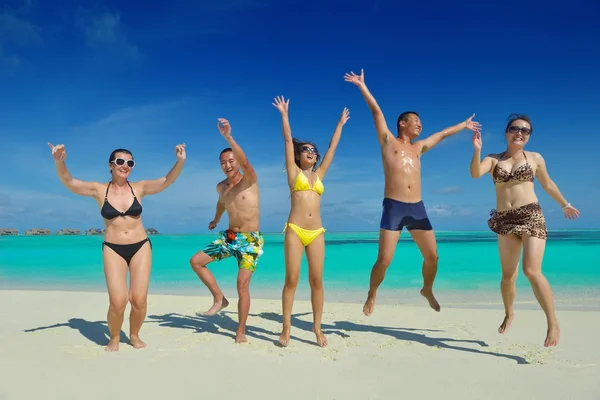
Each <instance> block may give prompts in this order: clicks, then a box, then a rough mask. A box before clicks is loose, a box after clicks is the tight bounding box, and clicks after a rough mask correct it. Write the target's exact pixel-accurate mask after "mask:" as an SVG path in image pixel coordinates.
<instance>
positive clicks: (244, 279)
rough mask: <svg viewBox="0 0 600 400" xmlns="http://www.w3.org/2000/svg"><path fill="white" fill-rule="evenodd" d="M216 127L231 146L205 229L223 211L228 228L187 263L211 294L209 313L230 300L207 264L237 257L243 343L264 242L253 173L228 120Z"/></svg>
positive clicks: (225, 153)
mask: <svg viewBox="0 0 600 400" xmlns="http://www.w3.org/2000/svg"><path fill="white" fill-rule="evenodd" d="M217 128H218V129H219V132H221V135H223V137H224V138H225V140H227V142H228V143H229V146H230V147H228V148H226V149H224V150H223V151H221V154H219V160H220V162H221V169H222V170H223V172H224V173H225V176H226V178H225V179H224V180H223V181H221V182H219V183H218V184H217V193H218V194H219V199H218V201H217V209H216V212H215V218H214V219H213V220H212V221H211V222H210V223H209V224H208V229H210V230H213V229H214V228H215V227H216V226H217V224H218V223H219V221H220V220H221V217H222V216H223V213H224V212H225V211H227V216H228V217H229V228H228V229H227V230H225V231H222V232H220V235H221V237H220V238H218V239H216V240H215V241H213V242H212V243H210V244H209V245H208V246H206V247H205V248H204V249H203V250H201V251H199V252H198V253H196V254H194V256H193V257H192V258H191V260H190V265H191V266H192V269H193V270H194V272H196V274H197V275H198V277H199V278H200V280H201V281H202V282H203V283H204V284H205V285H206V287H207V288H208V290H210V292H211V293H212V295H213V298H214V304H213V305H212V307H211V308H210V309H209V310H208V311H206V312H205V313H203V315H207V316H210V315H215V314H216V313H218V312H219V311H221V310H222V309H224V308H225V307H227V306H228V305H229V301H227V299H226V298H225V296H224V295H223V292H222V291H221V289H220V288H219V286H218V285H217V281H216V280H215V277H214V276H213V274H212V273H211V272H210V270H209V269H208V268H207V267H206V266H207V265H208V264H209V263H211V262H213V261H215V260H223V259H225V258H228V257H235V258H236V260H237V262H238V267H239V269H238V279H237V290H238V296H239V300H238V323H239V325H238V329H237V332H236V339H235V342H236V343H245V342H247V340H246V320H247V319H248V313H249V312H250V290H249V288H250V278H251V277H252V273H253V272H254V271H255V270H256V265H257V263H258V259H259V258H260V256H261V255H262V253H263V250H262V248H263V244H264V239H263V236H262V234H261V232H260V226H259V204H260V192H259V189H258V183H257V177H256V172H255V171H254V168H252V165H251V164H250V162H249V161H248V158H247V157H246V154H244V151H243V150H242V148H241V147H240V146H239V145H238V144H237V143H236V142H235V140H234V139H233V137H232V136H231V126H230V125H229V122H228V121H227V120H226V119H223V118H219V122H218V124H217ZM240 170H241V172H243V174H242V173H240Z"/></svg>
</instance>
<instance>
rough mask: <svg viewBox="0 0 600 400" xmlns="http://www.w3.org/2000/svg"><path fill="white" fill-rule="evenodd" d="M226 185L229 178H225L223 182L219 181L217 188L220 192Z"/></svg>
mask: <svg viewBox="0 0 600 400" xmlns="http://www.w3.org/2000/svg"><path fill="white" fill-rule="evenodd" d="M225 186H227V179H223V180H222V181H221V182H219V183H217V186H216V187H215V189H216V191H217V192H220V191H221V190H222V189H223V187H225Z"/></svg>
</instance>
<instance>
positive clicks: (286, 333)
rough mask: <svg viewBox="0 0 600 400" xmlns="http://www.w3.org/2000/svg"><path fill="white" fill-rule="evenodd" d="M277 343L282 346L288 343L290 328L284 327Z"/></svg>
mask: <svg viewBox="0 0 600 400" xmlns="http://www.w3.org/2000/svg"><path fill="white" fill-rule="evenodd" d="M279 344H280V345H281V346H282V347H287V346H288V344H290V328H284V329H283V330H282V331H281V336H279Z"/></svg>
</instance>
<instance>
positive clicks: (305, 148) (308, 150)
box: [301, 146, 317, 154]
mask: <svg viewBox="0 0 600 400" xmlns="http://www.w3.org/2000/svg"><path fill="white" fill-rule="evenodd" d="M301 150H302V152H303V153H313V154H317V150H316V149H315V148H314V147H310V146H302V148H301Z"/></svg>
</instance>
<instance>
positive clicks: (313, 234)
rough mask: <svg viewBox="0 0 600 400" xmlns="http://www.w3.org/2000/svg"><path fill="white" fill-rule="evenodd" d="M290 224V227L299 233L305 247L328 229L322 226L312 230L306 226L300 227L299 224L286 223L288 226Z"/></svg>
mask: <svg viewBox="0 0 600 400" xmlns="http://www.w3.org/2000/svg"><path fill="white" fill-rule="evenodd" d="M288 226H289V227H290V228H292V230H293V231H294V232H296V235H298V238H299V239H300V241H301V242H302V244H303V245H304V247H306V246H308V245H309V244H311V243H312V241H313V240H315V239H316V238H317V237H318V236H319V235H320V234H321V233H322V232H325V231H326V229H325V228H323V227H320V228H319V229H312V230H311V229H304V228H300V227H299V226H298V225H296V224H292V223H290V222H288V223H287V224H286V227H288ZM283 231H284V232H285V228H283Z"/></svg>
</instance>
